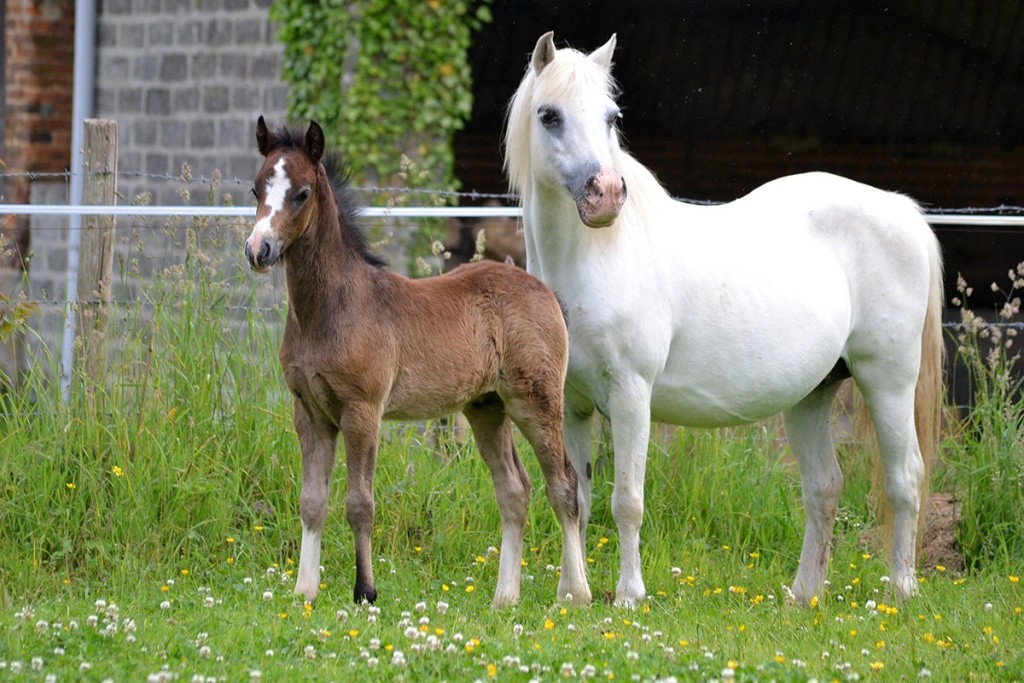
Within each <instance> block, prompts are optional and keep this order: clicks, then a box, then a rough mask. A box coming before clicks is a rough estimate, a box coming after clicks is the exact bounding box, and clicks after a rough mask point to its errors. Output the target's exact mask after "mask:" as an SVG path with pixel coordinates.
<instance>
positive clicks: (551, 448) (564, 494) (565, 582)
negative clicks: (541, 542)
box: [508, 383, 591, 605]
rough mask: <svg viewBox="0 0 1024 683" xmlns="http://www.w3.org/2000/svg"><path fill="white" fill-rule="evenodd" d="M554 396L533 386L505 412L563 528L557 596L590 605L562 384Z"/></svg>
mask: <svg viewBox="0 0 1024 683" xmlns="http://www.w3.org/2000/svg"><path fill="white" fill-rule="evenodd" d="M551 391H552V393H553V396H543V395H541V394H542V393H543V388H542V387H540V386H539V383H538V385H535V386H534V387H533V392H532V393H531V394H530V399H527V398H520V397H513V398H510V399H509V401H508V413H509V415H510V416H511V417H512V419H513V420H514V421H515V423H516V425H518V426H519V429H520V430H522V432H523V434H524V435H525V436H526V439H527V440H528V441H529V442H530V445H531V446H533V450H534V452H535V453H536V454H537V460H538V461H539V462H540V468H541V472H543V474H544V479H545V482H546V484H547V485H546V491H547V496H548V501H549V502H550V503H551V507H552V508H553V509H554V511H555V516H556V517H557V518H558V523H559V524H560V525H561V527H562V576H561V578H560V579H559V581H558V593H557V594H558V598H559V599H560V600H568V599H570V596H571V600H572V602H574V603H577V604H584V605H585V604H589V603H590V601H591V594H590V585H589V584H588V583H587V570H586V565H585V564H584V562H583V547H582V545H581V541H580V510H579V499H578V495H579V491H578V488H577V486H578V484H577V481H578V479H577V473H576V470H575V469H574V468H573V466H572V463H571V462H569V457H568V455H567V454H566V451H565V441H564V439H563V437H562V402H561V400H557V399H559V398H561V397H560V396H559V395H558V394H560V393H561V387H560V386H556V387H552V389H551Z"/></svg>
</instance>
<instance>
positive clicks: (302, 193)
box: [295, 187, 309, 206]
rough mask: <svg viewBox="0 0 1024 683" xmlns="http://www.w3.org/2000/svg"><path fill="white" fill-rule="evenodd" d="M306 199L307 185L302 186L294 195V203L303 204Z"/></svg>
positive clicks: (307, 197) (307, 194)
mask: <svg viewBox="0 0 1024 683" xmlns="http://www.w3.org/2000/svg"><path fill="white" fill-rule="evenodd" d="M307 199H309V188H308V187H304V188H302V189H301V190H299V191H298V193H296V195H295V203H296V204H298V205H299V206H301V205H303V204H305V203H306V200H307Z"/></svg>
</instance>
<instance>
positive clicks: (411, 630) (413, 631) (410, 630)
mask: <svg viewBox="0 0 1024 683" xmlns="http://www.w3.org/2000/svg"><path fill="white" fill-rule="evenodd" d="M419 635H420V632H419V630H418V629H417V628H416V627H415V626H409V627H407V628H406V629H405V637H406V638H408V639H409V640H416V638H417V637H418V636H419Z"/></svg>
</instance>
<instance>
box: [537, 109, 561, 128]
mask: <svg viewBox="0 0 1024 683" xmlns="http://www.w3.org/2000/svg"><path fill="white" fill-rule="evenodd" d="M539 113H540V123H541V125H542V126H544V127H545V128H555V127H557V126H560V125H561V124H562V115H561V114H559V113H558V110H557V109H554V108H552V107H544V108H543V109H541V110H540V112H539Z"/></svg>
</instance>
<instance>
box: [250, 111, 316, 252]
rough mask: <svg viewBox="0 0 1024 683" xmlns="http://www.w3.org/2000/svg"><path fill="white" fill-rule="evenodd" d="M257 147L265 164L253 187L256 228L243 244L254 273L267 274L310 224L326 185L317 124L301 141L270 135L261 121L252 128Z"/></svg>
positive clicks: (290, 136)
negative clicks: (318, 197)
mask: <svg viewBox="0 0 1024 683" xmlns="http://www.w3.org/2000/svg"><path fill="white" fill-rule="evenodd" d="M256 144H257V146H258V147H259V150H260V153H261V154H262V155H263V157H264V159H263V165H262V166H261V167H260V170H259V173H257V174H256V180H255V182H254V183H253V188H252V193H253V194H254V195H256V202H257V204H256V225H255V227H254V228H253V230H252V234H251V235H249V239H248V240H246V242H245V256H246V258H247V259H248V260H249V265H250V266H252V269H253V270H255V271H258V272H265V271H267V270H269V269H270V267H271V266H273V265H274V264H275V263H277V261H278V259H280V258H281V254H282V253H284V252H285V251H286V250H287V249H288V245H290V244H291V243H292V242H294V241H295V240H296V239H297V238H298V237H299V236H300V235H302V233H303V232H304V231H305V230H306V229H307V227H308V226H309V225H310V223H312V221H313V219H314V218H315V213H316V208H315V206H316V201H315V197H316V196H317V192H318V190H319V191H323V190H324V189H327V188H319V187H318V184H319V183H320V182H321V181H322V180H324V179H325V178H324V176H322V175H321V174H320V158H321V157H322V156H323V153H324V131H323V129H321V128H320V125H319V124H318V123H317V122H316V121H312V122H310V124H309V128H308V129H307V130H306V135H305V137H304V138H301V139H300V137H299V136H298V135H295V134H294V133H293V132H291V131H288V130H286V129H282V130H281V131H271V130H269V129H268V128H267V124H266V122H265V121H264V120H263V117H262V116H261V117H260V118H259V121H257V123H256Z"/></svg>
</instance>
